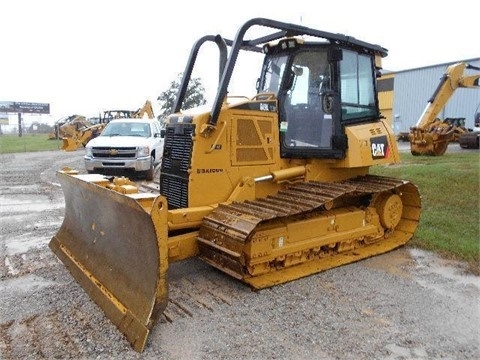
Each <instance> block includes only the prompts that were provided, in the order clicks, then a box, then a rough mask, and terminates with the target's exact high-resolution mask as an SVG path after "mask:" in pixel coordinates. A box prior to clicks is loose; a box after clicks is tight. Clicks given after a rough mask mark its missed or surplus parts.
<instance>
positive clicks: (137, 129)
mask: <svg viewBox="0 0 480 360" xmlns="http://www.w3.org/2000/svg"><path fill="white" fill-rule="evenodd" d="M102 136H140V137H150V136H151V131H150V126H149V125H148V124H147V123H129V122H115V123H113V122H111V123H109V124H108V125H107V126H106V127H105V130H104V131H103V132H102Z"/></svg>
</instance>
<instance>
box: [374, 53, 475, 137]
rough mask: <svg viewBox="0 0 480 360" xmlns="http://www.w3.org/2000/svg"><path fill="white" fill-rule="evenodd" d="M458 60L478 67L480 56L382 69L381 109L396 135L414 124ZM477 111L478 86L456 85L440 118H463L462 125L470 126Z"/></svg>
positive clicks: (469, 71)
mask: <svg viewBox="0 0 480 360" xmlns="http://www.w3.org/2000/svg"><path fill="white" fill-rule="evenodd" d="M458 62H466V63H468V64H471V65H473V66H476V67H479V68H480V58H474V59H466V60H459V61H454V62H449V63H443V64H438V65H431V66H426V67H421V68H415V69H409V70H402V71H397V72H385V73H384V75H382V77H381V78H380V79H379V82H378V84H379V102H380V109H381V110H382V114H383V116H385V117H386V119H387V121H388V122H389V123H390V124H391V125H392V128H393V130H394V132H395V134H398V133H401V132H407V133H408V132H409V130H410V127H411V126H413V125H415V124H416V123H417V120H418V119H419V118H420V116H421V114H422V112H423V110H424V109H425V107H426V106H427V103H428V100H429V99H430V98H431V96H432V95H433V93H434V92H435V90H436V88H437V86H438V84H439V82H440V78H441V77H442V75H443V74H444V72H445V69H446V68H447V67H448V66H449V65H452V64H455V63H458ZM476 73H477V74H478V70H473V69H467V70H466V73H465V75H473V74H476ZM477 112H480V89H472V88H459V89H457V90H456V91H455V93H454V94H453V96H452V97H451V98H450V100H449V101H448V103H447V104H446V105H445V107H444V108H443V110H442V111H441V113H440V114H439V118H440V119H445V118H465V126H466V127H467V128H473V120H474V117H475V113H477Z"/></svg>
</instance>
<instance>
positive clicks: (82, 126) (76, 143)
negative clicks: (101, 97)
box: [61, 100, 155, 151]
mask: <svg viewBox="0 0 480 360" xmlns="http://www.w3.org/2000/svg"><path fill="white" fill-rule="evenodd" d="M144 116H147V117H148V118H149V119H154V118H155V115H154V113H153V107H152V103H151V102H150V100H147V101H146V102H145V104H144V105H143V106H142V107H141V108H139V109H138V110H136V111H133V110H105V111H104V112H103V117H101V119H100V122H99V123H98V124H94V125H92V124H89V123H88V122H86V120H85V118H84V120H85V121H84V122H76V123H72V124H69V128H68V131H64V134H65V135H64V136H63V137H62V147H61V149H62V150H65V151H75V150H77V149H78V148H80V147H82V146H83V147H85V145H87V143H88V142H89V141H90V140H91V139H93V138H94V137H97V136H98V135H99V134H100V133H101V132H102V130H103V129H104V127H105V126H106V125H107V124H108V122H110V120H112V119H119V118H143V117H144Z"/></svg>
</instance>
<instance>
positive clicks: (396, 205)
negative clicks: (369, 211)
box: [375, 193, 403, 230]
mask: <svg viewBox="0 0 480 360" xmlns="http://www.w3.org/2000/svg"><path fill="white" fill-rule="evenodd" d="M375 208H376V209H377V212H378V216H379V219H380V223H381V224H382V226H383V227H384V228H385V229H387V230H393V229H395V227H396V226H397V225H398V224H399V222H400V220H401V218H402V210H403V204H402V199H401V197H400V196H399V195H397V194H393V193H390V194H389V193H383V194H380V196H379V197H378V198H377V200H376V201H375Z"/></svg>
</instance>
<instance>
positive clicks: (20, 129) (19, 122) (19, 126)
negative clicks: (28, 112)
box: [18, 113, 22, 137]
mask: <svg viewBox="0 0 480 360" xmlns="http://www.w3.org/2000/svg"><path fill="white" fill-rule="evenodd" d="M18 137H22V113H18Z"/></svg>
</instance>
